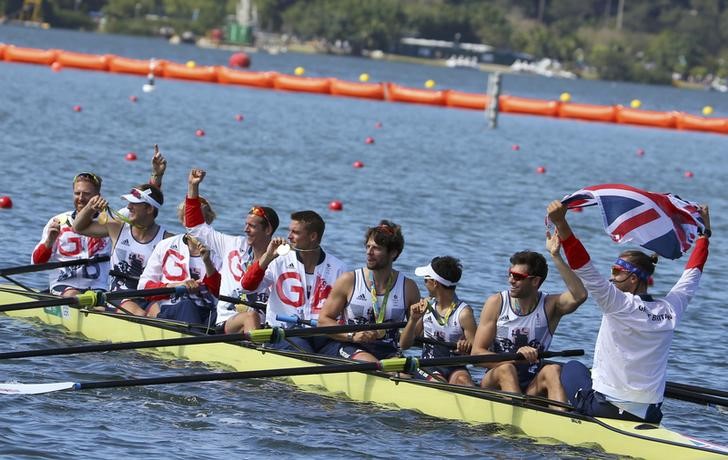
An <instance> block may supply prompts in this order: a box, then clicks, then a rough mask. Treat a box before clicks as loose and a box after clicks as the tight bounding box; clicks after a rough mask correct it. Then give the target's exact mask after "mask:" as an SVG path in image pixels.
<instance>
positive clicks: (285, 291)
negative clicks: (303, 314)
mask: <svg viewBox="0 0 728 460" xmlns="http://www.w3.org/2000/svg"><path fill="white" fill-rule="evenodd" d="M275 289H276V294H277V295H278V298H279V299H281V302H283V303H284V304H286V305H288V306H290V307H293V308H301V307H302V306H303V305H304V304H305V303H306V288H305V287H304V285H303V282H302V281H301V276H300V275H299V274H298V273H296V272H285V273H281V275H280V276H278V279H277V280H276V283H275Z"/></svg>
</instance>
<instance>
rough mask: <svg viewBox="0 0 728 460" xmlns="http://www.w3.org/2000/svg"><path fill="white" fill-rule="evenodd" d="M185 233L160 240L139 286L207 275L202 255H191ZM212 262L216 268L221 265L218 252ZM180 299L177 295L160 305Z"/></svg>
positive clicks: (145, 268) (150, 257)
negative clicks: (184, 239) (185, 241)
mask: <svg viewBox="0 0 728 460" xmlns="http://www.w3.org/2000/svg"><path fill="white" fill-rule="evenodd" d="M183 238H184V235H175V236H171V237H169V238H165V239H163V240H162V241H160V242H159V243H158V244H157V245H156V246H155V248H154V251H152V254H151V256H149V260H148V262H147V265H146V267H144V272H143V273H142V276H141V277H140V278H139V287H140V288H142V289H146V288H145V286H146V284H147V283H148V282H149V281H154V282H161V283H164V284H168V283H179V282H182V281H186V280H189V279H194V280H199V281H202V279H203V278H204V277H205V274H206V271H205V263H204V262H203V261H202V257H199V256H195V257H192V256H190V249H189V247H188V246H187V245H186V244H185V243H184V241H183ZM211 257H212V263H213V265H214V266H215V268H216V269H219V267H220V261H219V259H218V258H217V256H216V254H215V253H214V252H213V253H212V254H211ZM177 301H179V298H178V297H176V296H173V297H170V298H168V299H165V300H163V301H161V302H160V305H173V304H174V303H176V302H177Z"/></svg>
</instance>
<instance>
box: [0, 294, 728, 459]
mask: <svg viewBox="0 0 728 460" xmlns="http://www.w3.org/2000/svg"><path fill="white" fill-rule="evenodd" d="M9 288H10V287H9V286H7V285H5V286H3V285H0V305H6V304H10V303H16V302H23V301H28V300H31V299H29V298H28V297H26V296H24V295H21V294H19V293H12V292H8V291H9V290H10V289H9ZM6 314H7V315H9V316H11V317H16V318H27V319H32V318H36V319H39V320H41V321H42V322H44V323H47V324H50V325H59V326H63V327H64V328H66V329H67V330H68V331H69V332H72V333H80V334H82V335H84V336H85V337H87V338H89V339H91V340H98V341H111V342H122V341H124V342H127V341H132V340H134V341H136V340H150V339H169V338H178V337H184V336H187V335H190V334H189V333H186V332H184V331H181V330H180V329H179V327H174V326H169V325H164V324H150V323H148V322H145V321H143V320H140V319H139V318H124V317H120V316H118V315H116V316H114V315H108V314H105V313H100V312H89V311H84V310H81V309H78V308H75V307H68V306H56V307H47V308H43V309H40V308H36V309H29V310H18V311H12V312H7V313H6ZM159 351H160V352H164V353H166V354H171V355H173V356H174V357H176V358H184V359H188V360H193V361H199V362H206V363H210V364H212V365H222V366H225V367H228V368H233V369H236V370H239V371H244V370H267V369H279V368H289V367H305V366H311V365H312V363H313V364H330V363H332V362H334V361H335V362H339V361H343V360H336V359H334V358H328V357H320V356H311V355H305V354H301V353H292V352H283V351H275V350H270V349H265V348H263V347H261V346H259V345H255V344H252V343H236V344H231V343H211V344H204V345H194V346H174V347H165V348H164V349H159ZM290 380H291V381H292V382H293V383H294V384H295V385H296V386H298V387H299V388H301V389H303V390H306V391H313V392H320V391H321V390H322V389H323V390H325V391H326V392H328V393H333V394H342V395H345V396H346V397H348V398H350V399H352V400H354V401H362V402H373V403H376V404H380V405H385V406H390V407H396V408H400V409H409V410H414V411H418V412H421V413H423V414H427V415H430V416H433V417H438V418H441V419H447V420H455V421H461V422H466V423H472V424H493V423H495V424H500V425H510V426H513V427H515V428H516V429H518V430H520V431H521V432H522V433H523V434H524V435H525V436H528V437H532V438H537V439H539V441H542V442H550V443H563V444H569V445H572V446H577V447H587V448H594V449H600V450H603V451H605V452H607V453H612V454H618V455H628V456H632V457H642V458H666V457H668V456H669V457H672V458H681V459H690V458H701V459H702V458H718V457H723V458H724V457H726V456H728V448H725V447H723V446H719V445H716V444H713V443H709V442H705V441H701V440H697V439H693V438H691V437H688V436H684V435H681V434H679V433H676V432H674V431H671V430H668V429H666V428H664V427H658V426H655V425H650V424H645V423H635V422H628V421H622V420H610V419H602V418H593V417H587V416H582V415H577V414H572V413H564V412H559V411H556V410H553V409H550V408H548V407H545V406H543V405H541V404H539V403H538V402H536V401H534V400H531V399H529V398H527V397H519V396H514V395H511V394H507V393H502V392H498V391H491V390H483V389H480V388H472V387H458V386H453V385H447V384H442V383H433V382H423V381H418V380H408V379H401V378H397V377H394V376H390V375H389V374H385V373H381V372H366V373H363V372H356V373H348V374H327V375H306V376H295V377H290Z"/></svg>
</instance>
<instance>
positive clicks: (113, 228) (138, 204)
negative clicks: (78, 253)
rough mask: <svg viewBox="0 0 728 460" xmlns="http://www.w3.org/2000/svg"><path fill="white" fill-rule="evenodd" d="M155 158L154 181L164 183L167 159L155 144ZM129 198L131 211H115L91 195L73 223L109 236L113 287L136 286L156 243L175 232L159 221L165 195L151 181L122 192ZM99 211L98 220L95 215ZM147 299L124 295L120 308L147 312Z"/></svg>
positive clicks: (90, 232) (77, 227) (91, 233)
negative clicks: (124, 212)
mask: <svg viewBox="0 0 728 460" xmlns="http://www.w3.org/2000/svg"><path fill="white" fill-rule="evenodd" d="M154 147H155V153H154V158H153V160H152V165H153V171H154V172H153V174H152V180H151V182H156V183H158V184H160V185H161V180H162V176H163V175H164V171H165V169H166V160H165V159H164V157H163V156H162V154H161V153H159V149H158V148H157V146H156V145H155V146H154ZM121 198H122V199H124V200H126V201H127V202H128V205H127V208H126V209H127V211H128V215H126V216H125V215H124V214H122V213H120V212H118V211H112V210H110V208H109V203H108V202H107V201H106V200H105V199H104V198H103V197H101V195H97V196H94V197H93V198H91V199H90V200H89V201H88V203H87V204H86V206H84V207H83V209H82V210H81V211H80V212H79V213H78V215H77V217H76V220H75V221H74V223H73V229H74V231H76V232H78V233H81V234H83V235H87V236H92V237H98V238H102V237H110V238H111V242H112V247H113V250H112V253H111V267H112V268H111V270H112V271H111V273H112V274H114V275H113V276H112V279H111V286H110V290H111V291H121V290H129V289H136V288H137V285H138V282H139V279H138V278H139V276H141V274H142V272H143V271H144V267H145V266H146V264H147V261H148V260H149V256H150V255H151V253H152V251H153V250H154V247H155V246H156V245H157V243H159V242H160V241H161V240H163V239H164V238H168V237H170V236H172V233H170V232H167V231H166V230H165V229H164V228H163V227H162V226H160V225H158V224H157V223H156V218H157V214H158V213H159V209H160V208H161V207H162V204H163V203H164V195H163V194H162V191H161V190H160V189H159V187H157V186H156V185H153V184H152V183H149V184H142V185H138V186H136V187H134V188H132V189H131V191H130V192H129V193H128V194H126V195H122V197H121ZM97 214H100V217H99V219H98V220H93V218H94V215H97ZM148 303H149V302H147V301H146V300H145V299H143V298H134V299H123V300H122V301H121V303H120V305H119V306H120V308H121V309H122V310H124V311H127V312H129V313H132V314H134V315H141V316H144V315H145V314H146V311H145V308H146V307H147V306H148Z"/></svg>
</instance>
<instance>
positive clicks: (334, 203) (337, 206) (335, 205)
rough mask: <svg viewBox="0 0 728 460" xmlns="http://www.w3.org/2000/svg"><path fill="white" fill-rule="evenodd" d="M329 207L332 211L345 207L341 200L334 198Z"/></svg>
mask: <svg viewBox="0 0 728 460" xmlns="http://www.w3.org/2000/svg"><path fill="white" fill-rule="evenodd" d="M329 209H330V210H332V211H341V210H342V209H344V205H343V204H342V203H341V201H339V200H334V201H332V202H331V203H329Z"/></svg>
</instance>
